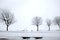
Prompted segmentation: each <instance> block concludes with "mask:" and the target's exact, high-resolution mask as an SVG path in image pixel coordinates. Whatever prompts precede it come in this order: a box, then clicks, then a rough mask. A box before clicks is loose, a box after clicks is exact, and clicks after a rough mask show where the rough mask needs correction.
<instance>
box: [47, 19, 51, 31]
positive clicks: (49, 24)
mask: <svg viewBox="0 0 60 40" xmlns="http://www.w3.org/2000/svg"><path fill="white" fill-rule="evenodd" d="M46 23H47V26H48V28H49V31H50V26H51V20H50V19H47V20H46Z"/></svg>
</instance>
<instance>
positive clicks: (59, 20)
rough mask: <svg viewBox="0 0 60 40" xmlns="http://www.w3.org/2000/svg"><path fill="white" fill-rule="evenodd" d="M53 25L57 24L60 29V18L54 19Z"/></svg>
mask: <svg viewBox="0 0 60 40" xmlns="http://www.w3.org/2000/svg"><path fill="white" fill-rule="evenodd" d="M54 23H55V24H57V25H58V26H59V28H60V16H57V17H55V18H54Z"/></svg>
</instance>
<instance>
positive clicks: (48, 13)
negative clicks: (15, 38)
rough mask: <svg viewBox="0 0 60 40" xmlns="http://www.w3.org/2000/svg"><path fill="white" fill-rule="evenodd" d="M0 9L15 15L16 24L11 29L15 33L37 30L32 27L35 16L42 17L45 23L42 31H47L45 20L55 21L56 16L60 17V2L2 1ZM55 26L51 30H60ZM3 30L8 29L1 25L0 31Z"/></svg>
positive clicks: (47, 0) (41, 0)
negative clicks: (7, 10)
mask: <svg viewBox="0 0 60 40" xmlns="http://www.w3.org/2000/svg"><path fill="white" fill-rule="evenodd" d="M0 8H3V9H9V10H10V11H11V12H12V13H14V15H15V18H16V19H15V20H16V22H15V23H14V24H12V25H10V27H9V30H14V31H16V30H36V26H33V25H32V18H33V17H34V16H40V17H42V19H43V22H44V23H43V24H42V25H41V26H40V30H47V29H48V27H47V26H46V23H45V19H47V18H48V19H51V20H53V18H54V17H55V16H60V0H0ZM2 26H3V27H2ZM55 26H56V25H55ZM55 26H54V25H52V26H51V29H58V27H57V26H56V27H55ZM3 29H4V30H5V29H6V27H5V25H4V24H1V29H0V30H3Z"/></svg>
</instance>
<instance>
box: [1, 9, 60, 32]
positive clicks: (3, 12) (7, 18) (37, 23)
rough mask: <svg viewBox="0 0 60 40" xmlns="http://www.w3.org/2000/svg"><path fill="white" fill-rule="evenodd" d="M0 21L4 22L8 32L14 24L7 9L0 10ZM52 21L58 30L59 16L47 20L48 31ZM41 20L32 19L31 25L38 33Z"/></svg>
mask: <svg viewBox="0 0 60 40" xmlns="http://www.w3.org/2000/svg"><path fill="white" fill-rule="evenodd" d="M0 21H2V22H4V23H5V25H6V30H7V31H8V29H9V26H10V25H11V24H13V23H14V22H15V20H14V15H13V14H12V13H11V12H10V11H9V10H7V9H1V10H0ZM52 21H53V22H54V23H55V24H57V25H58V26H59V28H60V16H57V17H55V18H54V19H53V20H51V19H47V20H46V24H47V26H48V28H49V29H48V30H49V31H50V26H51V24H52ZM42 22H43V20H42V18H41V17H38V16H36V17H33V20H32V24H33V25H35V26H36V27H37V31H39V26H40V25H42Z"/></svg>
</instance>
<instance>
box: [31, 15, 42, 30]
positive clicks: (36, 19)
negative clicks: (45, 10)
mask: <svg viewBox="0 0 60 40" xmlns="http://www.w3.org/2000/svg"><path fill="white" fill-rule="evenodd" d="M32 23H33V25H36V26H37V31H39V25H41V24H42V18H41V17H37V16H36V17H34V18H33V21H32Z"/></svg>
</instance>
